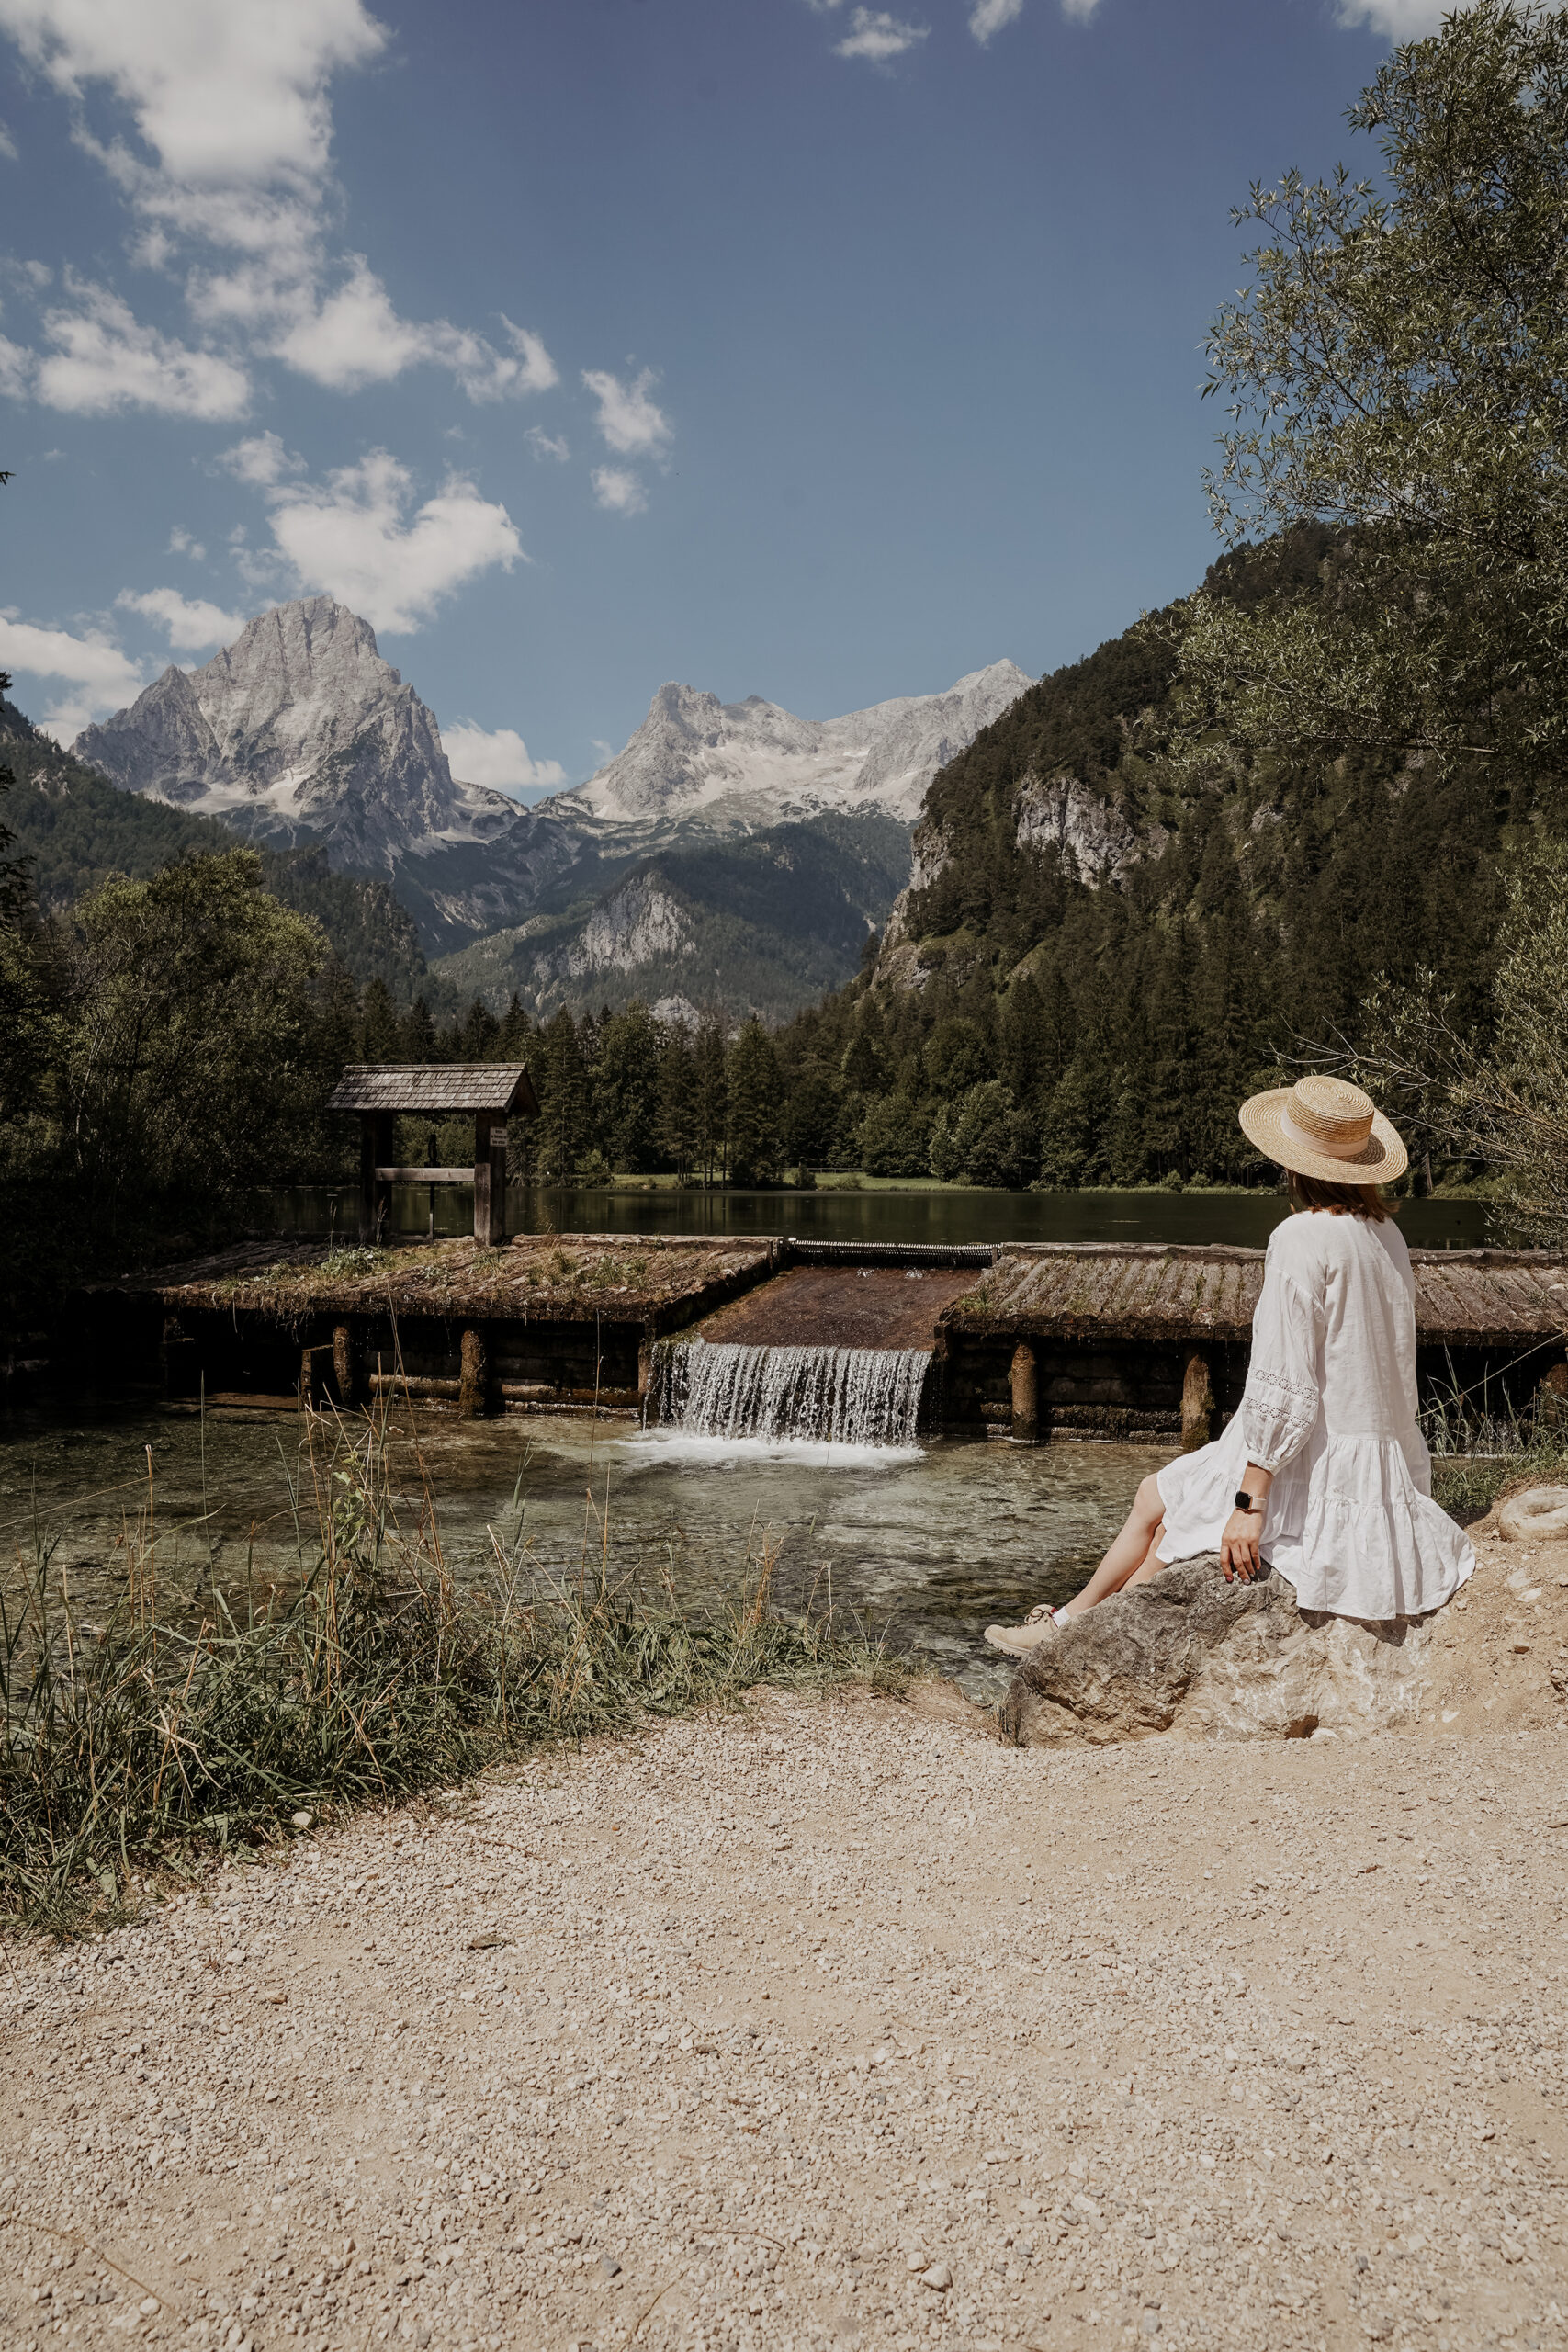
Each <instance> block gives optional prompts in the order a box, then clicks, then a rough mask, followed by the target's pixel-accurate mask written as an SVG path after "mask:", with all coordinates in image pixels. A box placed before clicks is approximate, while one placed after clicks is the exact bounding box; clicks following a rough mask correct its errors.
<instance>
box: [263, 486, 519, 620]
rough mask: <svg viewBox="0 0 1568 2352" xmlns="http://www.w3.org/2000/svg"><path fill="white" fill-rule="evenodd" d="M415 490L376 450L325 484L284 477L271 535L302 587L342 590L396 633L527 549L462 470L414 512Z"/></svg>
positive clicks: (344, 597) (275, 497)
mask: <svg viewBox="0 0 1568 2352" xmlns="http://www.w3.org/2000/svg"><path fill="white" fill-rule="evenodd" d="M412 497H413V483H412V476H411V475H410V473H409V470H408V469H407V467H406V466H403V465H401V464H400V462H399V460H398V459H397V458H394V457H392V456H391V455H390V453H389V451H388V450H385V449H372V450H371V452H370V454H369V455H368V457H367V458H364V459H363V460H362V461H361V463H360V464H358V465H356V466H343V467H340V468H339V469H338V470H337V471H336V472H334V473H332V474H329V475H328V477H327V479H326V481H324V482H321V483H311V482H280V483H278V484H277V485H276V487H275V488H274V489H273V491H272V492H271V499H272V517H271V520H272V536H273V538H274V540H275V541H276V546H277V548H278V551H279V553H280V554H281V555H282V556H283V557H284V558H285V560H287V562H288V565H289V567H290V569H291V571H293V573H294V575H295V577H296V578H297V580H298V582H299V585H300V586H301V587H302V588H305V589H307V590H323V591H325V593H326V594H329V595H333V596H336V597H338V598H339V599H340V600H341V601H342V602H343V603H344V604H345V605H352V606H353V608H354V610H355V612H356V613H363V614H364V616H365V617H366V619H367V621H369V623H370V624H371V626H372V628H378V629H385V630H387V631H388V632H389V634H390V635H393V636H396V635H399V634H401V633H405V632H407V631H409V630H412V629H416V628H419V627H420V626H421V625H422V623H423V622H424V621H427V620H428V619H429V618H430V617H431V616H432V614H433V613H434V611H435V609H436V607H437V606H438V605H440V604H441V603H442V602H443V601H444V600H445V598H446V597H447V596H449V595H451V594H453V593H454V592H455V591H456V590H457V589H458V588H460V587H462V586H463V585H464V583H465V582H468V581H469V580H472V579H474V578H476V577H477V576H478V574H479V573H480V572H481V571H491V569H492V568H493V567H494V566H496V565H498V564H499V565H500V567H501V569H502V571H511V569H512V567H513V564H514V563H515V562H516V560H517V559H518V557H519V556H520V555H521V554H522V552H523V543H522V541H521V540H520V539H519V537H518V536H517V531H516V528H515V526H514V525H513V521H512V518H511V516H510V515H508V514H507V511H506V509H505V507H504V506H500V505H492V504H491V503H489V502H488V501H487V500H485V499H482V498H481V497H480V496H479V492H478V491H477V490H476V489H475V488H474V485H473V484H472V482H470V481H465V480H464V479H463V478H462V477H461V476H460V475H457V474H454V475H450V476H448V478H447V480H446V482H445V483H444V484H443V486H442V488H441V490H440V492H438V493H437V495H436V496H435V497H434V498H427V499H426V500H425V501H424V503H423V505H422V506H419V507H417V508H415V509H413V511H412V513H411V512H410V509H411V506H412Z"/></svg>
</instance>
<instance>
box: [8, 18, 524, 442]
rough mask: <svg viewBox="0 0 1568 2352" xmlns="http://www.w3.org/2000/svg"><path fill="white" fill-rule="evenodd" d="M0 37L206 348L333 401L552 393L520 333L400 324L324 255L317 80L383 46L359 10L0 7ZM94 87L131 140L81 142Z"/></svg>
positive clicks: (345, 264)
mask: <svg viewBox="0 0 1568 2352" xmlns="http://www.w3.org/2000/svg"><path fill="white" fill-rule="evenodd" d="M0 29H4V30H6V31H9V32H10V33H11V34H12V35H13V36H14V37H15V39H16V40H17V42H18V43H19V45H20V47H21V50H22V52H23V55H24V57H25V58H26V59H27V60H28V62H29V63H30V64H32V65H33V66H34V67H35V68H37V69H38V70H39V71H40V72H41V73H43V74H45V75H46V76H47V77H48V79H49V80H50V81H51V82H52V84H53V85H54V86H55V87H56V88H57V89H58V90H60V91H61V92H62V94H63V95H64V96H66V97H67V98H68V99H69V100H70V101H71V103H72V105H73V107H74V109H75V116H76V119H75V125H74V130H75V137H76V140H77V143H78V144H79V145H80V146H81V147H82V148H83V149H84V150H85V152H86V153H89V154H91V155H93V156H94V157H95V158H96V160H97V161H98V162H99V163H100V164H102V165H103V167H104V169H105V170H106V171H107V173H108V175H109V176H110V178H111V179H112V180H113V182H114V184H115V186H116V187H117V188H118V190H119V192H120V194H121V196H122V197H123V198H124V199H125V201H126V202H127V204H128V205H129V206H130V209H131V211H132V213H133V215H134V216H135V219H136V221H137V224H138V234H137V238H136V241H135V244H134V248H133V251H134V256H135V258H136V259H137V260H138V261H139V262H140V263H141V265H142V266H145V267H149V268H152V269H160V270H166V269H168V268H171V267H172V266H174V265H175V263H176V262H177V261H178V260H179V259H180V257H181V255H182V254H186V253H189V254H190V266H189V268H188V272H187V276H186V289H185V290H186V300H187V302H188V304H189V307H190V311H191V314H192V316H193V318H194V319H195V320H196V321H197V323H198V324H199V325H200V326H202V327H204V328H205V329H207V330H208V331H209V333H211V334H217V335H219V336H223V335H232V334H239V335H241V336H243V338H245V339H246V340H247V342H248V343H249V344H250V345H252V346H253V347H254V349H255V350H256V351H257V352H259V353H265V354H266V355H268V356H275V357H280V358H282V359H283V360H284V361H285V363H286V364H287V365H288V366H291V367H294V368H298V369H299V372H300V373H301V374H304V375H307V376H309V377H310V378H311V379H312V380H313V381H315V382H317V383H321V384H324V385H327V386H330V387H331V388H333V389H334V390H344V391H354V390H358V389H360V388H361V387H362V386H364V385H367V384H372V383H381V382H385V381H387V380H389V379H390V378H391V377H394V376H397V375H400V373H401V372H402V371H403V369H404V368H409V367H412V366H415V365H417V364H423V363H429V364H433V365H435V366H438V367H443V368H447V369H448V370H449V371H450V372H451V374H452V375H453V376H454V377H455V379H457V383H458V384H459V385H460V386H461V388H462V390H464V391H465V392H466V393H467V394H468V397H469V399H470V400H474V401H493V400H509V399H520V398H523V397H524V396H525V395H527V394H529V393H534V392H538V391H544V390H549V388H550V387H551V386H552V385H553V384H554V383H555V382H556V381H557V380H558V379H557V371H556V368H555V364H554V362H553V361H552V360H551V358H550V356H549V354H548V352H547V350H546V349H545V346H544V345H543V343H542V342H541V341H540V339H539V337H538V336H537V335H536V334H534V333H533V332H532V331H531V330H530V329H528V328H525V327H518V326H515V325H513V322H511V321H510V320H509V319H505V318H502V329H503V331H504V346H505V347H502V348H498V347H497V345H495V344H494V343H492V342H491V341H490V340H489V339H488V338H487V337H485V336H484V335H481V334H474V333H472V332H471V331H469V330H468V329H466V328H461V327H457V326H454V325H453V324H451V322H449V321H447V320H445V319H436V320H432V321H427V322H413V321H410V320H405V319H402V318H400V316H399V315H398V313H397V311H396V310H395V308H394V307H393V304H392V301H391V299H390V297H389V294H388V292H387V289H386V287H385V285H384V284H383V283H382V281H381V279H380V278H379V277H378V276H377V275H376V273H375V272H374V271H373V270H372V269H371V267H370V266H369V264H368V262H367V260H366V259H365V258H364V256H363V255H357V254H346V255H342V256H339V257H338V258H336V259H335V260H334V259H333V258H332V257H331V256H330V255H329V254H328V251H327V247H326V243H325V236H324V228H325V224H326V222H327V220H329V218H330V216H331V212H332V209H333V187H332V183H331V179H330V168H331V151H332V110H331V105H330V100H329V87H330V84H331V80H332V76H333V74H334V73H336V72H338V71H339V70H341V69H343V68H348V67H355V66H363V65H367V64H368V63H369V62H371V61H372V60H373V59H374V58H376V57H377V56H378V54H379V53H380V52H381V51H382V50H383V48H384V47H385V45H386V42H387V39H388V36H387V32H386V29H385V28H384V27H383V26H381V25H380V24H379V23H378V22H377V20H376V19H375V18H374V17H372V16H370V15H369V13H368V12H367V9H366V8H365V6H363V5H362V0H267V5H266V6H237V5H231V6H223V5H221V4H219V5H215V0H0ZM106 86H107V90H108V91H109V92H110V94H111V95H112V96H113V97H114V98H115V99H117V100H118V102H119V103H120V105H121V106H123V107H125V108H126V109H127V111H128V113H129V115H130V124H131V126H132V127H133V130H132V135H131V136H130V137H129V138H128V137H124V136H116V137H111V138H109V139H107V140H105V139H103V138H100V137H99V136H97V135H96V132H95V131H94V130H92V129H91V128H90V127H89V124H88V120H87V116H86V111H85V108H86V101H87V97H88V95H89V92H90V91H92V90H93V89H94V88H95V87H106ZM193 248H195V249H197V250H196V251H195V252H194V253H192V252H191V249H193ZM201 248H207V249H209V251H208V252H206V253H203V252H201V251H200V249H201ZM219 257H221V258H219ZM210 365H211V366H212V367H213V368H225V367H230V366H231V363H230V362H229V361H227V360H225V359H222V358H219V357H216V356H214V357H212V359H211V361H210ZM178 413H182V414H200V413H209V412H207V411H203V410H199V409H197V408H194V407H185V408H182V409H180V410H179V412H178ZM211 413H219V412H211ZM221 413H227V414H231V415H234V414H238V413H240V410H239V408H238V407H236V406H231V407H229V408H228V409H227V410H225V411H222V412H221Z"/></svg>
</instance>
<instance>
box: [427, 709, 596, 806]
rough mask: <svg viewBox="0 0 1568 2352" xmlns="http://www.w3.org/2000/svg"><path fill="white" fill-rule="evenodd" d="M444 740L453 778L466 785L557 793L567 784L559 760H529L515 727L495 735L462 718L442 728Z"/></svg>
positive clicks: (496, 732)
mask: <svg viewBox="0 0 1568 2352" xmlns="http://www.w3.org/2000/svg"><path fill="white" fill-rule="evenodd" d="M441 741H442V742H443V743H444V744H445V746H446V757H447V758H448V760H450V762H451V763H452V773H453V775H456V776H461V777H462V779H463V781H464V783H465V784H487V785H489V786H490V787H491V790H492V791H494V792H553V791H554V790H555V789H556V787H557V786H558V785H563V784H564V783H565V782H566V770H565V769H564V768H563V767H562V765H561V763H560V762H559V761H558V760H535V759H530V758H529V756H528V746H527V745H526V743H525V741H523V738H522V736H521V735H519V734H518V732H517V729H515V728H514V727H498V728H496V729H494V730H493V732H491V731H488V730H487V729H484V728H483V727H477V726H476V725H475V724H474V721H473V720H472V719H471V718H460V719H458V721H457V725H456V726H455V727H444V728H443V729H441Z"/></svg>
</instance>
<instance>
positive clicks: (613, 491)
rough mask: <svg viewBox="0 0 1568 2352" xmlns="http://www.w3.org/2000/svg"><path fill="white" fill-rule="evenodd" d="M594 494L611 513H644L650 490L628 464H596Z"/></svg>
mask: <svg viewBox="0 0 1568 2352" xmlns="http://www.w3.org/2000/svg"><path fill="white" fill-rule="evenodd" d="M593 496H594V498H595V500H596V501H597V503H598V504H599V505H601V506H603V507H604V510H605V512H606V513H607V514H610V515H642V514H646V512H647V510H648V492H647V491H646V490H644V488H643V486H642V484H641V482H640V481H638V480H637V476H636V474H634V473H633V472H632V471H631V469H630V468H629V467H627V466H595V467H594V469H593Z"/></svg>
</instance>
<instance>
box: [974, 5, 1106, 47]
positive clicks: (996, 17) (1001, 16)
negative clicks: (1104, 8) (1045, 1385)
mask: <svg viewBox="0 0 1568 2352" xmlns="http://www.w3.org/2000/svg"><path fill="white" fill-rule="evenodd" d="M1077 5H1078V6H1079V7H1080V9H1081V8H1082V6H1083V0H1077ZM1095 5H1096V0H1089V7H1090V8H1092V7H1094V6H1095ZM1069 13H1070V10H1069ZM1022 14H1023V0H976V5H975V6H974V7H973V8H972V9H971V10H970V12H969V29H970V31H971V32H972V33H973V34H974V36H975V38H976V40H977V41H978V42H979V44H980V46H981V48H982V49H984V48H985V46H986V43H987V41H988V40H990V39H991V36H992V35H993V34H994V33H999V32H1000V31H1001V30H1002V28H1003V27H1004V26H1006V25H1010V24H1013V23H1015V22H1016V21H1017V19H1018V18H1019V17H1021V16H1022Z"/></svg>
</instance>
